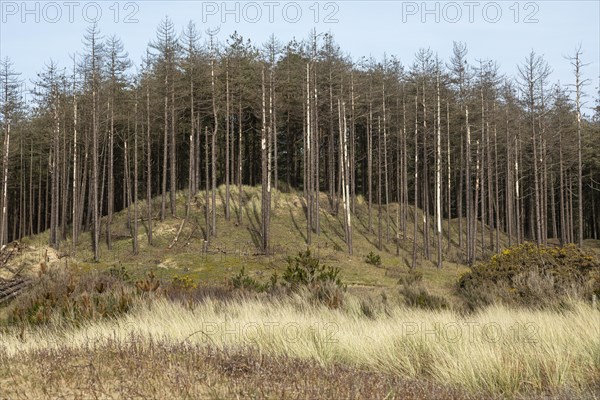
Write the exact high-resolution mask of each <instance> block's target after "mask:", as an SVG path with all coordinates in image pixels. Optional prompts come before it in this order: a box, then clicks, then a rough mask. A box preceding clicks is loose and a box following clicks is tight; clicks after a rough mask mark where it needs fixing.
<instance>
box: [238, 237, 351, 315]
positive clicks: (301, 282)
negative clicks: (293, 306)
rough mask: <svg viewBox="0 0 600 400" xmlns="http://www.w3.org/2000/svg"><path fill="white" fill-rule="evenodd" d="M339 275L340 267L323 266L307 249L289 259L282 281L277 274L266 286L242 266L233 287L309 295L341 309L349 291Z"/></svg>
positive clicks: (320, 301) (313, 298)
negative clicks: (345, 295)
mask: <svg viewBox="0 0 600 400" xmlns="http://www.w3.org/2000/svg"><path fill="white" fill-rule="evenodd" d="M339 273H340V269H339V268H335V267H331V266H329V265H324V264H321V262H320V260H319V259H318V258H317V257H313V256H312V255H311V253H310V250H308V249H307V250H306V251H305V252H299V253H298V255H297V256H296V257H288V259H287V267H286V269H285V271H284V272H283V275H282V276H281V280H280V279H279V276H278V275H277V273H273V274H272V275H271V277H270V279H269V282H266V283H262V282H259V281H257V280H256V279H254V278H252V277H250V276H249V275H247V274H246V272H245V270H244V268H243V267H242V269H241V270H240V272H239V273H238V274H237V275H235V276H234V277H232V278H230V279H229V284H230V285H231V287H233V288H235V289H242V290H249V291H253V292H270V293H272V294H277V293H279V292H280V290H282V291H283V292H284V293H288V294H289V293H302V292H306V293H307V295H308V297H310V299H311V300H314V301H317V302H319V303H322V304H325V305H327V306H328V307H330V308H338V307H340V306H341V305H342V303H343V300H344V292H345V290H346V285H344V284H343V283H342V281H341V279H340V278H339Z"/></svg>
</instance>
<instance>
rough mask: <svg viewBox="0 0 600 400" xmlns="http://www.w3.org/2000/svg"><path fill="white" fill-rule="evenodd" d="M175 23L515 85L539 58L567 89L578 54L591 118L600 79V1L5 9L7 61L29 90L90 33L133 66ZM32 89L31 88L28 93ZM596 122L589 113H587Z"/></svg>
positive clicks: (0, 7) (30, 4) (3, 51)
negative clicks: (325, 40)
mask: <svg viewBox="0 0 600 400" xmlns="http://www.w3.org/2000/svg"><path fill="white" fill-rule="evenodd" d="M165 15H168V16H169V17H170V18H171V19H172V20H173V21H174V22H175V24H176V27H177V29H178V30H180V31H181V30H182V29H183V27H184V26H185V25H186V24H187V22H188V21H189V20H190V19H191V20H194V21H195V22H196V25H197V26H198V28H199V29H200V30H202V31H205V30H206V29H209V28H211V29H213V28H220V33H219V35H218V38H219V39H220V40H221V41H225V39H226V38H227V37H228V36H229V34H230V33H232V32H233V31H236V30H237V31H238V32H239V33H240V34H242V35H243V36H244V37H249V38H250V39H252V41H253V42H254V43H257V44H260V43H264V42H265V41H266V40H267V39H268V37H269V36H270V35H271V34H272V33H274V34H275V35H276V36H277V37H278V38H279V39H280V41H282V42H286V41H288V40H290V39H292V38H293V37H296V38H297V39H303V38H306V37H307V36H308V33H309V32H310V30H311V29H312V28H313V27H316V28H317V31H321V32H326V31H331V32H332V33H333V34H334V36H335V38H336V41H337V42H338V43H339V44H340V46H341V47H342V49H343V50H344V51H345V52H347V53H349V54H350V55H352V57H353V58H354V59H358V58H360V57H362V56H367V57H368V56H373V57H375V58H382V57H383V54H384V53H387V54H388V55H391V54H395V55H396V56H398V57H399V58H400V60H401V61H402V62H403V64H405V65H410V64H411V63H412V61H413V58H414V54H415V53H416V52H417V51H418V49H419V48H421V47H429V48H431V50H432V51H434V52H437V53H438V54H439V56H440V57H441V58H442V59H446V60H447V59H448V58H449V56H450V53H451V51H452V42H453V41H462V42H465V43H467V45H468V48H469V60H470V62H471V63H475V62H476V60H477V59H483V58H491V59H494V60H496V61H498V63H499V64H500V66H501V70H502V72H504V73H507V74H509V75H513V76H514V75H515V74H516V71H517V68H516V66H517V64H519V63H520V62H522V61H523V59H524V58H525V57H526V56H527V54H528V53H529V52H530V51H531V49H534V50H535V51H536V52H537V53H539V54H542V55H543V56H544V57H545V59H546V60H547V61H548V62H549V64H550V65H551V67H552V69H553V73H552V75H551V80H552V81H554V82H555V81H559V80H560V81H561V83H570V82H571V81H572V80H573V76H572V72H571V66H570V65H569V62H568V61H567V60H566V59H565V58H564V56H566V55H569V54H572V53H573V52H574V49H575V48H576V47H577V46H578V45H579V44H581V46H582V48H583V51H584V61H585V62H586V63H589V65H588V66H587V67H586V68H585V70H584V73H585V77H586V78H587V79H590V80H591V82H590V85H589V86H588V87H587V89H586V92H587V94H588V98H587V102H588V104H587V108H591V107H592V106H593V104H594V100H595V98H596V97H597V93H598V85H599V77H600V1H595V0H590V1H587V0H585V1H557V0H552V1H549V0H546V1H515V0H511V1H455V2H453V1H450V2H448V1H437V2H436V1H427V2H423V1H312V0H310V1H296V2H294V1H286V0H282V1H270V0H266V1H255V2H252V1H237V2H236V1H227V2H224V1H195V0H187V1H164V0H161V1H116V0H111V1H95V2H94V1H87V0H84V1H75V0H73V1H71V0H65V1H62V0H57V1H54V2H52V1H27V2H23V1H20V0H19V1H17V0H15V1H7V0H0V57H2V58H4V57H9V58H10V59H11V60H12V61H13V63H14V68H15V69H16V70H17V71H18V72H21V73H22V78H23V79H25V80H26V81H30V80H31V79H33V78H35V74H36V73H37V72H39V71H40V70H41V69H42V66H43V64H44V63H47V62H48V61H49V60H50V59H52V60H54V61H56V62H58V63H59V64H60V65H61V66H65V67H69V66H70V65H71V61H70V55H72V54H73V53H74V52H76V51H80V50H81V48H82V37H83V34H84V32H85V29H86V27H87V26H88V25H89V23H90V22H91V21H94V20H96V21H97V22H98V24H99V27H100V29H101V32H102V33H103V34H104V35H105V36H106V35H111V34H116V35H117V36H119V37H120V38H121V39H122V40H123V42H124V44H125V47H126V49H127V51H128V52H129V54H130V57H131V58H132V60H133V61H134V63H135V64H138V65H139V63H140V59H141V55H142V53H144V51H145V48H146V45H147V44H148V42H149V41H150V40H152V39H153V38H154V37H155V30H156V27H157V25H158V24H159V22H160V20H161V19H162V18H164V16H165ZM29 86H31V85H30V84H29ZM587 111H588V112H589V109H588V110H587Z"/></svg>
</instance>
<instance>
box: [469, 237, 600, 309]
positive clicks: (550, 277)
mask: <svg viewBox="0 0 600 400" xmlns="http://www.w3.org/2000/svg"><path fill="white" fill-rule="evenodd" d="M458 293H459V295H460V296H461V297H462V298H463V299H464V300H465V301H466V303H467V305H468V306H469V307H470V308H477V307H480V306H485V305H488V304H492V303H494V302H496V301H500V302H502V303H504V304H509V305H525V306H532V307H546V306H560V305H562V304H564V303H565V302H566V300H567V299H568V298H581V299H584V300H591V298H592V296H593V295H596V296H600V261H599V260H598V259H597V258H595V257H594V256H593V255H591V254H588V253H586V252H584V251H582V250H581V249H579V248H578V247H577V246H575V245H567V246H564V247H553V246H540V247H538V246H536V245H534V244H531V243H524V244H521V245H518V246H513V247H510V248H507V249H505V250H503V251H502V252H501V253H499V254H496V255H494V256H493V257H491V258H490V259H489V260H488V261H486V262H483V263H479V264H477V265H475V266H474V267H473V268H472V269H471V271H470V272H468V273H467V274H465V275H463V276H462V277H461V278H460V280H459V282H458Z"/></svg>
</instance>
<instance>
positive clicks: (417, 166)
mask: <svg viewBox="0 0 600 400" xmlns="http://www.w3.org/2000/svg"><path fill="white" fill-rule="evenodd" d="M418 117H419V90H418V89H417V94H416V95H415V184H414V185H413V189H414V197H415V203H414V207H413V217H414V218H413V219H414V221H413V257H412V268H413V269H415V268H417V250H418V248H417V226H418V223H419V220H418V218H417V207H418V204H419V199H418V187H419V185H418V183H417V182H418V181H419V146H418V143H419V122H418V121H419V118H418Z"/></svg>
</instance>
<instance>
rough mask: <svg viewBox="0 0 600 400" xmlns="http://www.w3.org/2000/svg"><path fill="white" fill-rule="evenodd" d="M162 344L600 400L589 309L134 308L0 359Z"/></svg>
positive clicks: (595, 316)
mask: <svg viewBox="0 0 600 400" xmlns="http://www.w3.org/2000/svg"><path fill="white" fill-rule="evenodd" d="M366 309H368V312H365V310H366ZM133 337H135V338H136V340H135V342H133V341H131V338H133ZM157 341H159V342H161V343H172V344H173V345H181V344H189V345H193V346H206V347H210V348H212V349H217V350H223V351H231V350H232V349H233V350H236V349H239V350H242V349H248V348H251V349H252V350H253V351H255V352H256V353H257V354H263V355H265V356H273V357H280V356H286V357H291V358H297V359H304V360H311V361H314V362H316V363H317V364H318V365H322V366H327V365H333V364H346V365H352V366H358V367H364V368H367V369H371V370H374V371H379V372H383V373H389V374H394V375H398V376H402V377H406V378H411V379H412V378H414V379H419V380H423V379H425V380H428V381H432V382H438V383H443V384H448V385H452V386H457V387H461V388H464V389H467V390H468V391H471V392H473V393H489V394H490V395H495V396H502V397H515V396H519V395H522V394H528V393H538V394H539V393H557V392H563V393H564V391H568V392H572V393H576V394H577V396H579V395H581V396H583V395H587V396H588V397H592V398H595V397H600V395H599V394H598V392H597V390H598V386H597V385H596V384H597V382H599V381H600V312H599V311H598V309H596V308H594V307H593V306H592V305H589V304H584V303H573V304H572V305H571V307H570V308H569V309H567V310H563V311H555V310H539V311H533V310H525V309H509V308H506V307H503V306H491V307H488V308H486V309H484V310H482V311H479V312H478V313H476V314H471V315H468V316H461V315H458V314H457V313H455V312H453V311H450V310H443V311H429V310H419V309H410V308H406V307H403V306H397V305H393V306H392V305H382V304H374V305H368V304H367V305H366V304H365V303H364V301H363V300H359V299H357V298H354V297H349V298H348V299H347V301H346V303H345V305H344V306H343V308H342V309H338V310H332V309H328V308H326V307H321V306H318V305H314V304H308V303H307V302H306V301H305V300H304V298H303V295H302V294H298V295H297V296H295V297H290V298H281V299H269V300H266V299H243V300H231V301H223V300H212V299H206V300H204V301H201V302H199V303H195V304H189V303H188V304H183V303H179V302H172V301H168V300H165V299H157V300H155V301H152V302H145V303H141V302H140V303H138V304H135V305H134V308H133V311H132V312H130V313H129V314H127V315H123V316H121V317H119V318H118V319H109V320H100V321H95V322H91V323H89V324H85V325H83V326H80V327H78V328H75V327H64V325H63V326H62V327H60V325H55V326H53V325H50V326H46V327H43V328H31V329H30V330H29V329H28V330H26V331H25V332H20V331H16V330H15V331H12V330H7V331H5V332H3V333H0V359H4V360H5V361H7V362H8V361H10V360H18V359H19V358H20V357H24V356H25V355H27V354H33V353H35V352H38V351H65V349H69V350H72V351H75V352H76V351H77V350H78V349H86V351H89V349H90V348H92V349H98V350H101V349H102V348H103V346H106V345H107V344H108V343H115V342H117V343H120V344H122V345H125V346H127V343H129V342H131V343H132V344H131V345H132V346H133V345H135V346H136V347H141V348H144V346H150V345H151V344H152V343H156V342H157ZM0 369H1V368H0ZM595 385H596V386H595Z"/></svg>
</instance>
